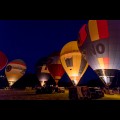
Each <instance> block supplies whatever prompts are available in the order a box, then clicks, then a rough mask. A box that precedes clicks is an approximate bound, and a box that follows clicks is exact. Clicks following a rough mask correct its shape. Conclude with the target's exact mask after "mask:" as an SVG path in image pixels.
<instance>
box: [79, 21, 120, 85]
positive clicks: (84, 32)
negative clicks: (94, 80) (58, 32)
mask: <svg viewBox="0 0 120 120" xmlns="http://www.w3.org/2000/svg"><path fill="white" fill-rule="evenodd" d="M78 46H79V49H80V51H81V52H82V54H83V56H84V57H85V59H86V60H87V61H88V63H89V65H90V66H91V67H92V69H93V70H94V71H95V72H96V73H97V74H98V75H99V77H100V78H101V79H102V80H103V82H104V83H105V84H106V85H108V86H109V85H110V84H111V82H112V80H113V78H114V77H115V75H116V74H117V72H118V70H119V69H120V20H89V21H88V25H83V27H82V28H81V29H80V31H79V39H78Z"/></svg>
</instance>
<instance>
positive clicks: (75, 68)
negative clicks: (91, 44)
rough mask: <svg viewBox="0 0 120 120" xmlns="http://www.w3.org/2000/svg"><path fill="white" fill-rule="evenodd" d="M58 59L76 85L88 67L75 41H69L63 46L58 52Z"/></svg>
mask: <svg viewBox="0 0 120 120" xmlns="http://www.w3.org/2000/svg"><path fill="white" fill-rule="evenodd" d="M60 59H61V63H62V65H63V67H64V69H65V71H66V73H67V75H68V76H69V78H70V79H71V81H72V82H73V85H75V86H77V84H78V83H79V81H80V79H81V77H82V76H83V74H84V73H85V71H86V69H87V68H88V64H87V62H86V60H85V59H84V58H83V56H82V54H81V53H80V51H79V49H78V45H77V41H70V42H68V43H67V44H65V45H64V46H63V48H62V50H61V53H60Z"/></svg>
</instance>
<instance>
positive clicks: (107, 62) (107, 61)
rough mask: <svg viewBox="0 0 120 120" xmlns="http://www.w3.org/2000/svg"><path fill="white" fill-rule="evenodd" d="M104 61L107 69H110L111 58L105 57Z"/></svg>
mask: <svg viewBox="0 0 120 120" xmlns="http://www.w3.org/2000/svg"><path fill="white" fill-rule="evenodd" d="M103 62H104V66H105V69H108V67H109V58H103Z"/></svg>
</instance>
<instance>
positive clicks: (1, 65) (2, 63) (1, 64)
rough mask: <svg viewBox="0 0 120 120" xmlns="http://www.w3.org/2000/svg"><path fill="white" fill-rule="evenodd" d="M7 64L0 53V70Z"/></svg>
mask: <svg viewBox="0 0 120 120" xmlns="http://www.w3.org/2000/svg"><path fill="white" fill-rule="evenodd" d="M7 62H8V59H7V57H6V55H5V54H4V53H3V52H2V51H0V70H2V69H3V68H4V67H5V66H6V64H7Z"/></svg>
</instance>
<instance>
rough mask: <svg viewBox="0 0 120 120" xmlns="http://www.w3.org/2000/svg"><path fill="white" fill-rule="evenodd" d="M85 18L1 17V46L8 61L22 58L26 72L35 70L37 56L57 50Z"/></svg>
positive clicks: (77, 29) (90, 75)
mask: <svg viewBox="0 0 120 120" xmlns="http://www.w3.org/2000/svg"><path fill="white" fill-rule="evenodd" d="M87 22H88V20H0V41H1V42H0V43H1V44H0V50H1V51H2V52H4V53H5V54H6V56H7V57H8V62H10V61H12V60H14V59H22V60H23V61H24V62H25V63H26V65H27V71H26V73H29V72H31V73H34V72H35V64H36V62H37V61H38V60H39V59H40V58H42V57H46V56H49V55H50V54H51V53H52V52H54V51H60V50H61V49H62V47H63V46H64V45H65V44H66V43H67V42H69V41H72V40H76V39H77V38H78V31H79V29H80V28H81V27H82V25H83V24H86V23H87ZM4 70H5V69H3V70H2V71H4ZM90 71H91V70H90ZM86 74H87V76H86V77H87V78H91V77H94V73H93V72H92V74H91V72H88V73H86ZM95 77H96V76H95Z"/></svg>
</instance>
